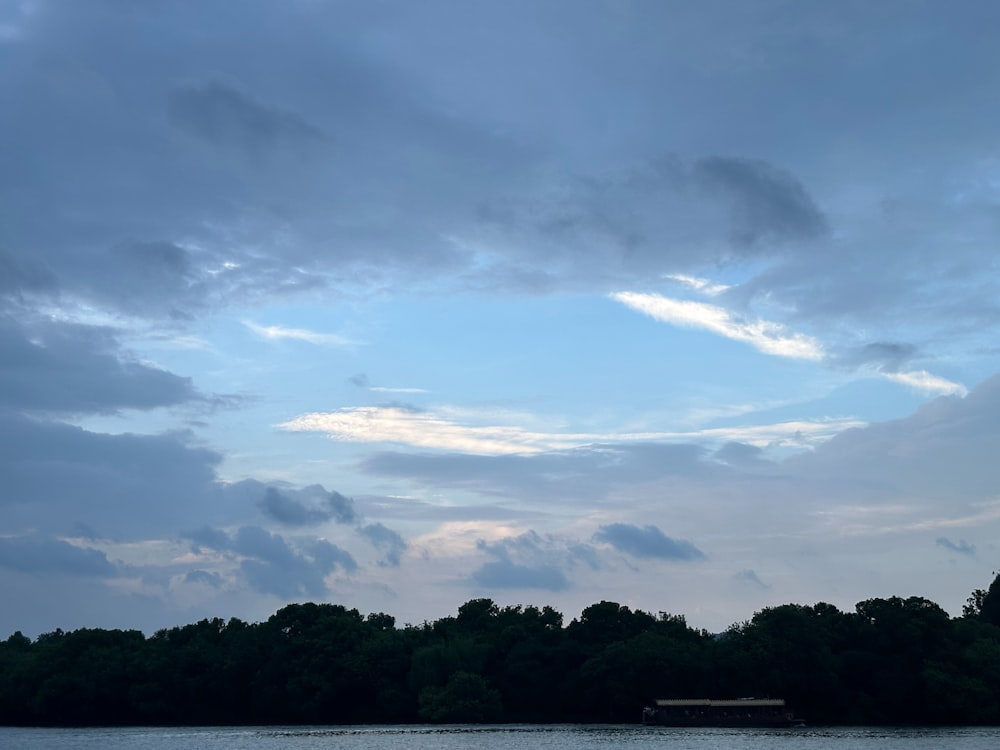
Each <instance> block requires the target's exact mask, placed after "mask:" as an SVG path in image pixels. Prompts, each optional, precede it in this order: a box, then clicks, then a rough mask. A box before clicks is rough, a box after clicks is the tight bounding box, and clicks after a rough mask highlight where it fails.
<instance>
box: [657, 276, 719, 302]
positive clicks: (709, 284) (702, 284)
mask: <svg viewBox="0 0 1000 750" xmlns="http://www.w3.org/2000/svg"><path fill="white" fill-rule="evenodd" d="M663 278H665V279H669V280H670V281H676V282H677V283H678V284H683V285H684V286H686V287H689V288H691V289H694V290H695V291H696V292H700V293H702V294H705V295H707V296H709V297H715V296H717V295H719V294H722V293H723V292H724V291H726V290H727V289H729V288H730V286H729V285H728V284H716V283H715V282H714V281H709V280H708V279H701V278H698V277H697V276H688V275H686V274H683V273H668V274H667V275H666V276H664V277H663Z"/></svg>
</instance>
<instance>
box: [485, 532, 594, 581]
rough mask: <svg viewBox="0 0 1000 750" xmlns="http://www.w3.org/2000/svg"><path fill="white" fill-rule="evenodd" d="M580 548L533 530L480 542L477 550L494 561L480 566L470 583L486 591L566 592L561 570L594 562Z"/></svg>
mask: <svg viewBox="0 0 1000 750" xmlns="http://www.w3.org/2000/svg"><path fill="white" fill-rule="evenodd" d="M581 547H585V545H580V544H578V543H570V542H569V541H568V540H565V539H560V538H558V537H555V536H553V535H545V536H542V535H539V534H537V533H536V532H534V531H526V532H524V533H523V534H519V535H516V536H507V537H502V538H500V539H497V540H494V541H486V540H485V539H479V540H478V541H477V542H476V548H477V549H478V550H479V551H481V552H484V553H486V554H487V555H489V556H491V557H493V558H494V560H492V561H490V562H486V563H483V564H482V565H481V566H480V567H479V568H477V569H476V570H475V571H473V573H472V574H471V576H470V577H469V580H470V582H471V583H473V584H474V585H476V586H479V587H482V588H485V589H542V590H546V591H565V590H566V589H568V588H570V585H571V584H570V581H569V579H568V578H567V577H566V574H565V573H564V569H566V568H570V567H573V566H574V565H577V564H579V563H580V562H585V563H586V564H588V565H590V564H591V563H593V562H594V560H593V559H592V558H591V557H589V556H588V555H587V554H585V553H583V552H581Z"/></svg>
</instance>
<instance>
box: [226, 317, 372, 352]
mask: <svg viewBox="0 0 1000 750" xmlns="http://www.w3.org/2000/svg"><path fill="white" fill-rule="evenodd" d="M243 325H245V326H246V327H247V328H249V329H250V330H251V331H253V332H254V333H255V334H257V335H258V336H260V337H261V338H263V339H267V340H268V341H277V340H280V339H293V340H296V341H306V342H308V343H310V344H317V345H319V346H355V345H357V343H358V342H357V341H354V340H352V339H349V338H346V337H344V336H339V335H337V334H335V333H317V332H316V331H310V330H307V329H305V328H286V327H284V326H262V325H259V324H257V323H254V322H253V321H251V320H244V321H243Z"/></svg>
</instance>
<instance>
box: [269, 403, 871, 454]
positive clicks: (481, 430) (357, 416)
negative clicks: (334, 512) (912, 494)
mask: <svg viewBox="0 0 1000 750" xmlns="http://www.w3.org/2000/svg"><path fill="white" fill-rule="evenodd" d="M863 424H864V423H863V422H860V421H858V420H849V419H840V420H825V421H815V422H811V421H794V422H780V423H776V424H767V425H744V426H735V427H717V428H711V429H706V430H698V431H691V432H683V431H670V432H667V431H664V432H621V433H616V432H603V433H592V432H586V433H578V432H566V433H558V432H538V431H533V430H526V429H523V428H520V427H517V426H510V425H482V424H480V425H471V424H463V423H460V422H457V421H455V420H452V419H448V418H446V417H443V416H441V415H440V414H435V413H433V412H424V411H420V412H417V411H412V410H407V409H401V408H399V407H395V406H362V407H352V408H345V409H339V410H337V411H333V412H312V413H309V414H303V415H301V416H298V417H296V418H294V419H291V420H289V421H287V422H284V423H282V424H279V425H278V427H279V428H280V429H283V430H289V431H293V432H321V433H325V434H327V435H328V436H329V437H331V438H333V439H334V440H340V441H344V442H357V443H401V444H404V445H410V446H413V447H416V448H431V449H436V450H446V451H459V452H463V453H472V454H477V455H506V454H515V453H538V452H542V451H552V450H568V449H570V448H576V447H579V446H582V445H588V444H593V443H616V442H639V441H688V442H695V441H706V440H707V441H712V442H715V441H719V442H728V441H738V442H743V443H748V444H751V445H757V446H769V445H770V446H786V447H799V448H803V447H808V446H812V445H815V444H818V443H820V442H823V441H825V440H827V439H829V438H831V437H833V436H834V435H835V434H837V433H838V432H841V431H843V430H845V429H848V428H851V427H861V426H863Z"/></svg>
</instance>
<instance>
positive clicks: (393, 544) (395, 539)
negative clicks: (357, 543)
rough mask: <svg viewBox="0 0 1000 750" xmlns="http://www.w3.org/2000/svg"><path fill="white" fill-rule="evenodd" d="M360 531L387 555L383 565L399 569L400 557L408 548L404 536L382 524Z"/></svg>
mask: <svg viewBox="0 0 1000 750" xmlns="http://www.w3.org/2000/svg"><path fill="white" fill-rule="evenodd" d="M359 531H360V532H361V535H362V536H364V537H365V538H367V539H368V541H370V542H371V543H372V544H374V545H375V547H376V548H378V549H379V550H381V551H382V552H384V553H385V558H384V559H383V561H382V563H381V564H383V565H389V566H391V567H393V568H398V567H399V563H400V557H401V555H402V554H403V552H405V551H406V548H407V546H408V545H407V543H406V540H405V539H403V537H402V536H400V535H399V534H398V533H397V532H395V531H393V530H392V529H390V528H387V527H386V526H383V525H382V524H380V523H371V524H368V525H367V526H362V527H361V528H360V529H359Z"/></svg>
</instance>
